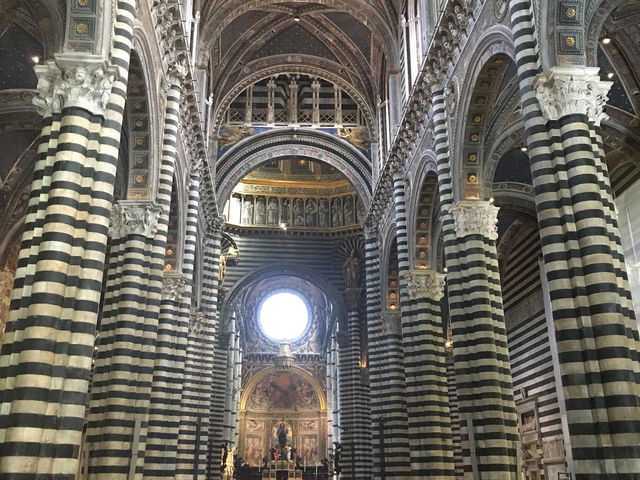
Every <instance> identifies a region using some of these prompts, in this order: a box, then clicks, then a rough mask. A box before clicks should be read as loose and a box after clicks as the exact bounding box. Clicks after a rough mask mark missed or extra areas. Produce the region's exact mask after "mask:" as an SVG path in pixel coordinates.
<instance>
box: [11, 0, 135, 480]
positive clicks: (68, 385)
mask: <svg viewBox="0 0 640 480" xmlns="http://www.w3.org/2000/svg"><path fill="white" fill-rule="evenodd" d="M116 8H117V11H116V12H114V14H115V15H114V18H115V25H114V33H113V46H112V48H111V52H110V58H109V59H106V58H104V57H102V56H100V55H90V54H75V55H66V54H57V55H56V60H55V62H54V61H50V62H49V63H47V64H46V65H43V66H41V67H38V76H39V83H38V90H39V92H38V96H37V98H36V99H35V100H34V103H36V104H37V106H38V107H39V109H40V111H41V113H43V114H44V116H45V122H44V128H43V130H42V136H41V141H40V146H39V148H38V157H37V160H36V167H35V173H34V181H33V184H32V190H31V195H30V199H29V204H28V210H27V216H26V220H25V233H24V235H23V241H22V245H21V250H20V254H19V260H18V268H17V272H16V278H15V283H14V285H15V288H14V292H13V294H12V301H11V306H10V310H11V311H10V315H9V320H8V323H7V327H6V331H5V336H4V341H3V345H2V350H1V353H0V379H1V380H0V422H1V424H2V444H3V445H2V449H0V471H2V473H3V475H4V476H5V477H7V478H21V479H24V480H36V479H40V478H47V479H51V480H71V479H73V478H75V475H76V473H77V470H78V454H79V449H80V442H81V439H82V429H83V425H84V419H85V408H86V404H87V391H88V384H89V376H90V371H91V362H92V357H93V349H94V340H95V328H96V321H97V312H98V309H99V305H100V293H101V288H102V280H103V272H104V262H105V250H106V245H107V236H108V227H109V216H110V214H111V208H112V202H113V188H114V183H115V174H116V165H117V158H118V150H119V145H120V133H121V127H122V116H123V107H124V103H125V98H126V91H127V88H126V87H127V80H128V70H129V61H130V52H131V42H132V38H133V21H134V12H135V1H134V0H119V1H118V2H117V4H116ZM74 53H75V52H74ZM54 88H55V92H54Z"/></svg>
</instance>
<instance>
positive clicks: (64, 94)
mask: <svg viewBox="0 0 640 480" xmlns="http://www.w3.org/2000/svg"><path fill="white" fill-rule="evenodd" d="M35 72H36V75H37V77H38V86H37V94H36V96H35V97H34V98H33V104H34V105H35V106H36V108H37V110H38V113H39V114H40V115H42V116H44V117H50V116H51V115H53V114H54V113H60V112H61V111H62V109H63V108H68V107H77V108H82V109H85V110H88V111H89V112H91V113H92V114H94V115H104V110H105V108H106V107H107V104H108V103H109V96H110V95H111V88H112V87H113V83H114V81H115V80H116V75H117V70H116V68H115V67H114V66H113V65H111V64H110V63H109V62H108V61H107V60H105V59H104V58H102V57H101V56H98V55H91V54H81V53H64V54H55V60H49V61H48V62H47V63H45V64H44V65H36V66H35Z"/></svg>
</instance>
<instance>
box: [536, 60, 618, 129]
mask: <svg viewBox="0 0 640 480" xmlns="http://www.w3.org/2000/svg"><path fill="white" fill-rule="evenodd" d="M599 70H600V69H599V68H598V67H582V66H577V65H573V66H562V67H552V68H551V70H550V71H549V72H547V73H542V74H540V75H538V77H537V78H536V79H535V82H534V88H535V89H536V97H537V98H538V102H540V106H541V107H542V113H543V114H544V116H545V118H546V119H547V120H558V119H560V118H562V117H564V116H566V115H571V114H576V113H579V114H582V115H586V116H587V117H588V118H589V121H591V122H593V123H594V124H595V125H600V122H601V121H602V120H604V119H607V118H608V116H607V115H606V114H605V113H604V111H603V109H604V106H605V104H606V103H607V94H608V92H609V89H610V88H611V85H613V82H606V81H603V80H600V76H599V75H598V71H599Z"/></svg>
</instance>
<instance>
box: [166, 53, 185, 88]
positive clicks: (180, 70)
mask: <svg viewBox="0 0 640 480" xmlns="http://www.w3.org/2000/svg"><path fill="white" fill-rule="evenodd" d="M168 63H169V69H168V71H167V77H168V80H169V85H176V86H181V85H182V83H183V82H184V80H185V79H186V78H187V75H188V74H189V64H188V63H187V58H186V57H185V56H184V55H181V54H174V55H171V56H170V57H169V61H168Z"/></svg>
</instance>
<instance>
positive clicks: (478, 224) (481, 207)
mask: <svg viewBox="0 0 640 480" xmlns="http://www.w3.org/2000/svg"><path fill="white" fill-rule="evenodd" d="M498 210H500V209H499V208H498V207H496V206H495V205H493V203H490V202H484V201H480V200H465V201H461V202H458V203H456V204H455V205H454V206H453V207H451V208H449V213H450V214H451V216H452V217H453V221H454V223H455V230H456V235H457V236H458V237H459V238H462V237H466V236H467V235H482V236H483V237H485V238H488V239H489V240H496V239H497V238H498Z"/></svg>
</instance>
